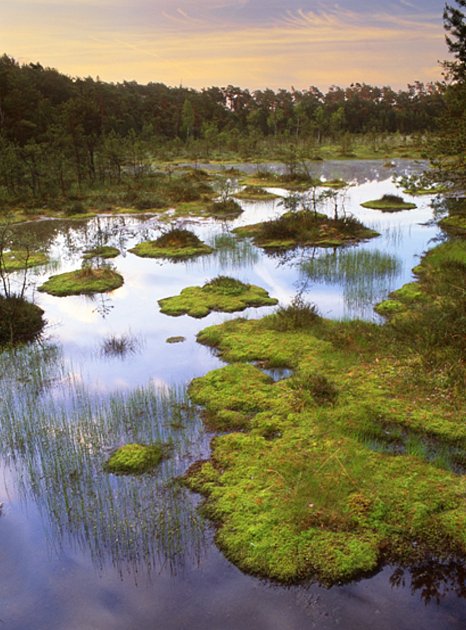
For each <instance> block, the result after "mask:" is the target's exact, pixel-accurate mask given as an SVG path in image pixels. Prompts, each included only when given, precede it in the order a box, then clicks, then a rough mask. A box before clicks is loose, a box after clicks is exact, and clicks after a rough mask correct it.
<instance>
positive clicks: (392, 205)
mask: <svg viewBox="0 0 466 630" xmlns="http://www.w3.org/2000/svg"><path fill="white" fill-rule="evenodd" d="M361 206H362V207H363V208H370V209H371V210H382V212H399V211H400V210H414V208H417V206H416V204H415V203H411V202H409V201H404V199H403V197H400V196H399V195H384V196H383V197H381V198H380V199H373V200H372V201H365V202H364V203H362V204H361Z"/></svg>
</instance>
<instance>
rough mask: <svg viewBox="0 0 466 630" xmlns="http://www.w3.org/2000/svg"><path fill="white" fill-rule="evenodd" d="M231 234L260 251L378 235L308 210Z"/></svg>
mask: <svg viewBox="0 0 466 630" xmlns="http://www.w3.org/2000/svg"><path fill="white" fill-rule="evenodd" d="M233 232H234V233H235V234H236V235H237V236H240V237H251V238H252V239H253V241H254V243H255V244H256V245H258V246H259V247H262V248H264V249H289V248H293V247H297V246H302V247H305V246H317V247H335V246H339V245H345V244H350V243H357V242H359V241H362V240H365V239H368V238H374V237H375V236H379V233H378V232H375V231H374V230H370V229H369V228H367V227H365V226H364V225H363V224H362V223H361V222H360V221H358V219H356V218H354V217H352V216H345V217H341V218H338V219H334V218H330V217H327V216H325V215H323V214H319V213H315V212H311V211H309V210H300V211H297V212H286V213H285V214H283V215H282V216H280V217H278V218H277V219H272V220H270V221H264V222H262V223H255V224H253V225H245V226H240V227H237V228H235V229H234V230H233Z"/></svg>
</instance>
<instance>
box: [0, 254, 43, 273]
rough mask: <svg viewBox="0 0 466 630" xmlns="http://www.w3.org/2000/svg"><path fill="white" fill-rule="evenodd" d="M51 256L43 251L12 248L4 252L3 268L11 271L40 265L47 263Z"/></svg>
mask: <svg viewBox="0 0 466 630" xmlns="http://www.w3.org/2000/svg"><path fill="white" fill-rule="evenodd" d="M48 262H49V258H48V256H47V255H46V254H44V253H43V252H28V251H26V250H10V251H8V252H3V254H2V265H1V266H2V268H3V270H4V271H6V272H7V273H9V272H10V271H20V270H21V269H29V267H38V266H39V265H46V264H47V263H48Z"/></svg>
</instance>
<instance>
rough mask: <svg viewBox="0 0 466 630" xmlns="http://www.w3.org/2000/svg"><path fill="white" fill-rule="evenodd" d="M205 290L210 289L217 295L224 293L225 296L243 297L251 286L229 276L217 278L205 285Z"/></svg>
mask: <svg viewBox="0 0 466 630" xmlns="http://www.w3.org/2000/svg"><path fill="white" fill-rule="evenodd" d="M204 288H205V289H207V288H210V289H213V290H214V291H215V292H216V293H223V294H225V295H241V293H244V292H245V291H247V290H248V289H249V286H248V285H247V284H244V283H243V282H241V280H237V279H236V278H230V277H229V276H217V277H216V278H213V279H212V280H211V281H210V282H207V283H206V284H205V285H204Z"/></svg>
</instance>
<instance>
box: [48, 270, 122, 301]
mask: <svg viewBox="0 0 466 630" xmlns="http://www.w3.org/2000/svg"><path fill="white" fill-rule="evenodd" d="M122 284H123V276H121V275H120V274H119V273H117V272H116V271H113V270H112V269H109V268H108V267H100V268H98V269H93V268H92V267H83V268H82V269H78V270H76V271H68V272H66V273H61V274H58V275H56V276H51V277H50V278H49V279H48V280H47V281H46V282H44V284H43V285H41V286H40V287H39V288H38V291H43V292H44V293H50V295H56V296H59V297H62V296H66V295H80V294H82V293H84V294H86V293H103V292H105V291H113V290H114V289H118V287H121V286H122Z"/></svg>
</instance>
